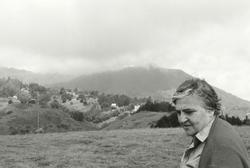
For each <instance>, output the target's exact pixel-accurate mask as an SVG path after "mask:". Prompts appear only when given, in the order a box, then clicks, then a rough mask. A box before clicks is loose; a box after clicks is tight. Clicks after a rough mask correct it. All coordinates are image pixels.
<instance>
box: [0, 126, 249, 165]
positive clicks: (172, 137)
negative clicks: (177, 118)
mask: <svg viewBox="0 0 250 168" xmlns="http://www.w3.org/2000/svg"><path fill="white" fill-rule="evenodd" d="M236 129H238V130H239V132H240V135H241V136H242V138H243V141H244V143H245V144H246V146H247V148H248V153H249V154H250V131H249V129H250V128H249V127H237V128H236ZM189 141H190V139H189V138H187V137H186V136H185V134H184V133H183V131H182V130H181V129H180V128H171V129H134V130H114V131H88V132H68V133H48V134H29V135H13V136H11V135H2V136H0V146H1V148H0V167H1V168H37V167H38V168H41V167H42V168H69V167H72V168H80V167H81V168H99V167H100V168H125V167H126V168H142V167H146V168H149V167H151V168H152V167H154V168H174V167H177V165H178V162H179V160H180V157H181V155H182V152H183V149H184V148H185V146H186V145H187V144H188V142H189Z"/></svg>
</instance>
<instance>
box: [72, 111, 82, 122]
mask: <svg viewBox="0 0 250 168" xmlns="http://www.w3.org/2000/svg"><path fill="white" fill-rule="evenodd" d="M71 117H72V118H73V119H74V120H76V121H83V119H84V115H83V113H81V112H79V111H73V112H71Z"/></svg>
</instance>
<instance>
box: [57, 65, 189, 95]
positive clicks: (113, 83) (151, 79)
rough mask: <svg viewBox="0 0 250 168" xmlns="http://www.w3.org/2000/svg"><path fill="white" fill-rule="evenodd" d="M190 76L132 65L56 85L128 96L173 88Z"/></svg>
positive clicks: (172, 70) (178, 71)
mask: <svg viewBox="0 0 250 168" xmlns="http://www.w3.org/2000/svg"><path fill="white" fill-rule="evenodd" d="M190 77H191V76H190V75H188V74H186V73H185V72H183V71H181V70H175V69H163V68H154V67H150V68H142V67H134V68H125V69H122V70H118V71H108V72H102V73H96V74H92V75H85V76H80V77H78V78H76V79H74V80H72V81H70V82H67V83H61V84H59V85H58V86H63V87H68V88H80V89H84V90H98V91H101V92H105V93H114V94H126V95H129V96H148V95H151V94H153V93H155V92H158V91H161V90H171V89H175V88H176V86H178V85H179V84H180V83H181V82H182V81H183V80H184V79H188V78H190Z"/></svg>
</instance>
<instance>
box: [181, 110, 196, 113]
mask: <svg viewBox="0 0 250 168" xmlns="http://www.w3.org/2000/svg"><path fill="white" fill-rule="evenodd" d="M183 112H184V113H186V114H192V113H193V112H195V110H189V109H187V110H183Z"/></svg>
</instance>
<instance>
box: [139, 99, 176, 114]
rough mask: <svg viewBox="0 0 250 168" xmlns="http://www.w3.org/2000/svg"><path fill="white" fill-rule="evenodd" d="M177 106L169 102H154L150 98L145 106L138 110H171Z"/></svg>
mask: <svg viewBox="0 0 250 168" xmlns="http://www.w3.org/2000/svg"><path fill="white" fill-rule="evenodd" d="M174 110H175V108H174V107H173V106H172V105H171V104H170V103H169V102H152V101H151V100H148V101H147V102H146V103H145V104H144V105H143V106H141V107H140V108H139V109H138V111H137V112H140V111H154V112H171V111H174Z"/></svg>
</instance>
